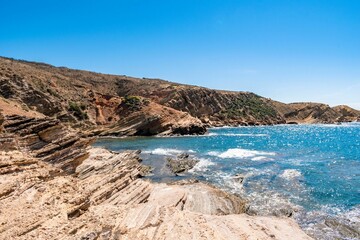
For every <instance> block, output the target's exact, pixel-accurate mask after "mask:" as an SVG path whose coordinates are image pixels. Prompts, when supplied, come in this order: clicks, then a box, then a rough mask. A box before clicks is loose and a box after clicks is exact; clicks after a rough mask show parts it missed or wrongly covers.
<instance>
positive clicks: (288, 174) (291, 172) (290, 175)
mask: <svg viewBox="0 0 360 240" xmlns="http://www.w3.org/2000/svg"><path fill="white" fill-rule="evenodd" d="M300 176H301V172H299V171H298V170H295V169H286V170H284V172H283V173H282V174H280V177H281V178H284V179H287V180H291V179H294V178H298V177H300Z"/></svg>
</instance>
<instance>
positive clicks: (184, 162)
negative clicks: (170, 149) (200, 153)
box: [166, 153, 199, 174]
mask: <svg viewBox="0 0 360 240" xmlns="http://www.w3.org/2000/svg"><path fill="white" fill-rule="evenodd" d="M166 160H167V164H166V166H167V167H168V168H170V170H171V171H172V172H173V173H175V174H178V173H182V172H186V171H189V170H190V169H192V168H193V167H194V166H195V165H196V164H197V163H198V162H199V160H196V159H192V158H189V154H188V153H181V154H179V155H178V156H177V158H176V159H174V158H167V159H166Z"/></svg>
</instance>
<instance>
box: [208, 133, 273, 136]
mask: <svg viewBox="0 0 360 240" xmlns="http://www.w3.org/2000/svg"><path fill="white" fill-rule="evenodd" d="M205 136H228V137H268V136H269V135H268V134H263V133H257V134H255V133H208V134H207V135H205Z"/></svg>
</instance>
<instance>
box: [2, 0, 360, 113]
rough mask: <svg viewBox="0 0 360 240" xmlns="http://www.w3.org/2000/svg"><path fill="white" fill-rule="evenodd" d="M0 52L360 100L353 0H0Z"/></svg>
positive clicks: (290, 95)
mask: <svg viewBox="0 0 360 240" xmlns="http://www.w3.org/2000/svg"><path fill="white" fill-rule="evenodd" d="M0 16H1V21H0V29H1V30H0V55H1V56H6V57H13V58H19V59H26V60H33V61H41V62H47V63H50V64H53V65H56V66H67V67H70V68H77V69H85V70H91V71H97V72H103V73H113V74H125V75H129V76H136V77H153V78H162V79H166V80H170V81H174V82H180V83H187V84H193V85H200V86H205V87H210V88H216V89H226V90H239V91H252V92H255V93H257V94H259V95H262V96H265V97H270V98H272V99H276V100H279V101H283V102H296V101H316V102H324V103H328V104H330V105H338V104H348V105H350V106H352V107H355V108H358V109H360V94H359V92H360V1H358V0H337V1H335V0H311V1H306V0H302V1H301V0H298V1H293V0H247V1H244V0H243V1H241V0H238V1H230V0H219V1H213V0H203V1H202V0H198V1H197V0H192V1H188V0H173V1H169V0H168V1H160V0H159V1H150V0H147V1H146V0H143V1H138V0H127V1H106V0H103V1H92V0H87V1H75V0H72V1H68V0H63V1H38V0H32V1H17V0H0Z"/></svg>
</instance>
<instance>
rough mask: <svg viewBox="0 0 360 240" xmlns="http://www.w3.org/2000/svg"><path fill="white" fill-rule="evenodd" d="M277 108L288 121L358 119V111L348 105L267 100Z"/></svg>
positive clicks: (359, 117)
mask: <svg viewBox="0 0 360 240" xmlns="http://www.w3.org/2000/svg"><path fill="white" fill-rule="evenodd" d="M269 103H270V104H272V105H273V106H274V108H276V109H278V112H279V114H280V115H282V116H283V117H284V118H285V119H286V121H287V122H288V123H339V122H353V121H360V111H357V110H355V109H353V108H350V107H348V106H344V105H341V106H336V107H330V106H329V105H327V104H322V103H310V102H305V103H290V104H284V103H280V102H275V101H269Z"/></svg>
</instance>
